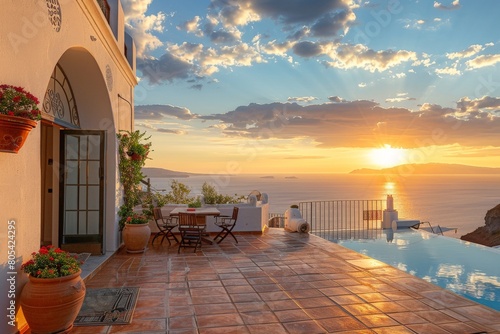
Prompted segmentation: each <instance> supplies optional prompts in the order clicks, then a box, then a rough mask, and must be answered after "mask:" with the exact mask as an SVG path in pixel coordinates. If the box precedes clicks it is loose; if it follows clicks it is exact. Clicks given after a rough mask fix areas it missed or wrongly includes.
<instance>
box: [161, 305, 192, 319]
mask: <svg viewBox="0 0 500 334" xmlns="http://www.w3.org/2000/svg"><path fill="white" fill-rule="evenodd" d="M167 314H168V316H169V317H181V316H186V315H194V314H195V311H194V307H193V306H183V305H172V306H169V307H168V310H167Z"/></svg>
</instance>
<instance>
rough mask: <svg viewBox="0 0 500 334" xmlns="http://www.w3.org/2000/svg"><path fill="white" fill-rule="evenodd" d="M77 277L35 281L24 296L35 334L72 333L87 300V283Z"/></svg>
mask: <svg viewBox="0 0 500 334" xmlns="http://www.w3.org/2000/svg"><path fill="white" fill-rule="evenodd" d="M80 274H81V270H79V271H78V272H77V273H76V274H73V275H69V276H64V277H58V278H34V277H31V276H28V278H29V281H28V282H27V283H26V285H25V286H24V288H23V291H22V292H21V307H22V309H23V313H24V316H25V317H26V321H27V322H28V325H29V327H30V329H31V333H33V334H49V333H68V332H69V331H70V330H71V329H72V328H73V322H74V321H75V319H76V317H77V316H78V312H80V308H81V307H82V304H83V300H84V299H85V283H84V282H83V280H82V278H81V277H80Z"/></svg>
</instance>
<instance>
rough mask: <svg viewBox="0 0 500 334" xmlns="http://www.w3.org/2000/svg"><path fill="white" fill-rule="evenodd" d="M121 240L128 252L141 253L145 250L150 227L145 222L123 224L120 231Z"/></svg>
mask: <svg viewBox="0 0 500 334" xmlns="http://www.w3.org/2000/svg"><path fill="white" fill-rule="evenodd" d="M122 237H123V242H124V243H125V248H126V249H127V252H129V253H142V252H144V251H145V250H146V246H147V245H148V242H149V238H150V237H151V228H150V227H149V223H146V224H125V227H124V228H123V231H122Z"/></svg>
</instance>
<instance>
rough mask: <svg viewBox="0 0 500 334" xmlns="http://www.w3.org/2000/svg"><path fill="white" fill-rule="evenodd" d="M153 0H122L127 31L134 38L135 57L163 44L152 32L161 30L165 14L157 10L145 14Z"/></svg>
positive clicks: (143, 55) (144, 54) (142, 55)
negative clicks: (156, 11)
mask: <svg viewBox="0 0 500 334" xmlns="http://www.w3.org/2000/svg"><path fill="white" fill-rule="evenodd" d="M152 1H153V0H144V1H134V0H122V4H123V11H124V15H125V25H126V29H127V31H128V32H129V33H130V35H131V36H132V37H133V38H134V43H135V46H136V52H137V57H139V58H142V57H145V56H146V54H147V53H148V52H149V51H152V50H155V49H157V48H159V47H160V46H162V45H163V42H162V41H160V39H159V38H158V37H156V36H155V35H153V34H152V32H154V31H156V32H162V31H163V30H164V27H163V23H164V21H165V18H166V16H165V14H164V13H162V12H158V13H157V14H156V15H155V14H150V15H146V11H147V9H148V7H149V5H150V4H151V2H152Z"/></svg>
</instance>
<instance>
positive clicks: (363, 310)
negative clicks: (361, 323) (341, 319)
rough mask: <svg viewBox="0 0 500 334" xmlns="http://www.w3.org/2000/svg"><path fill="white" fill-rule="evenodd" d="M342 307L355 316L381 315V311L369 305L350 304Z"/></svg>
mask: <svg viewBox="0 0 500 334" xmlns="http://www.w3.org/2000/svg"><path fill="white" fill-rule="evenodd" d="M342 307H343V308H344V309H345V310H346V311H347V312H349V313H350V314H353V315H360V314H376V313H381V312H380V310H379V309H377V308H376V307H375V306H373V305H371V304H368V303H359V304H348V305H343V306H342Z"/></svg>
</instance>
